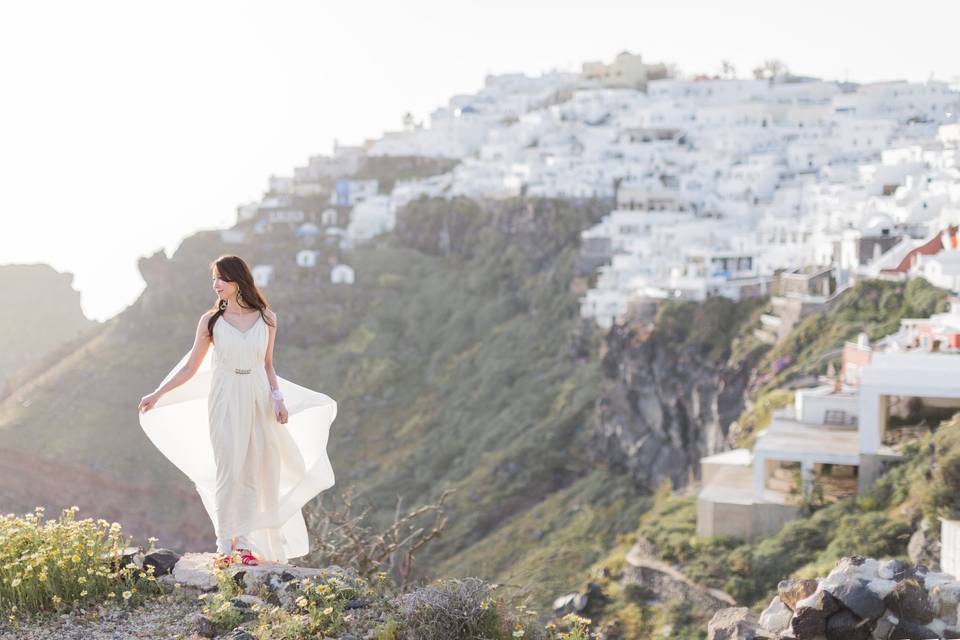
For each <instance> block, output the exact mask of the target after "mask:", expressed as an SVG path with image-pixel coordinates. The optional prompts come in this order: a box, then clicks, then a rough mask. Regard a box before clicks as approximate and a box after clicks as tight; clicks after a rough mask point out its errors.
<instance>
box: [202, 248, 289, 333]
mask: <svg viewBox="0 0 960 640" xmlns="http://www.w3.org/2000/svg"><path fill="white" fill-rule="evenodd" d="M214 268H216V271H218V272H220V277H221V278H222V279H223V280H226V281H227V282H236V283H237V287H239V293H240V298H241V299H242V300H243V303H242V304H241V306H243V307H247V308H248V309H257V310H258V311H259V312H260V317H261V318H263V321H264V322H266V323H267V324H269V325H270V326H273V324H272V323H271V322H270V319H269V318H267V317H266V315H265V314H264V313H263V310H264V309H266V308H267V306H268V305H267V299H266V298H265V297H264V296H263V294H262V293H260V289H258V288H257V285H256V284H255V283H254V282H253V274H252V273H250V267H248V266H247V263H246V262H244V260H243V258H241V257H240V256H237V255H233V254H224V255H222V256H220V257H219V258H217V259H216V260H214V261H213V262H211V263H210V274H211V275H213V273H214ZM210 309H211V311H214V312H215V313H214V314H213V315H212V316H210V319H209V320H207V333H209V334H210V339H211V340H213V325H214V324H216V322H217V320H219V319H220V316H222V315H223V309H221V308H220V299H219V298H218V299H216V300H215V301H214V303H213V306H212V307H211V308H210Z"/></svg>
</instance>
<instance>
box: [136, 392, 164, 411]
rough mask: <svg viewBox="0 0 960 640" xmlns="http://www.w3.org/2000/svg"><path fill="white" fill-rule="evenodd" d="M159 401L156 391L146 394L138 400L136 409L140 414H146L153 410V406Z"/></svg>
mask: <svg viewBox="0 0 960 640" xmlns="http://www.w3.org/2000/svg"><path fill="white" fill-rule="evenodd" d="M159 399H160V394H159V393H157V392H156V391H154V392H153V393H148V394H147V395H145V396H143V397H142V398H140V405H139V406H138V407H137V408H138V409H139V410H140V413H146V412H147V411H149V410H150V409H153V405H155V404H157V400H159Z"/></svg>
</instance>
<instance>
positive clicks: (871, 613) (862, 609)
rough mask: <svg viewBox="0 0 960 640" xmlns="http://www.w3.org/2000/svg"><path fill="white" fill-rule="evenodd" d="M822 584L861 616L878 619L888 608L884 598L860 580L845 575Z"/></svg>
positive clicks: (844, 604)
mask: <svg viewBox="0 0 960 640" xmlns="http://www.w3.org/2000/svg"><path fill="white" fill-rule="evenodd" d="M822 586H823V589H824V590H825V591H828V592H829V593H830V595H832V596H833V597H834V598H836V599H837V600H838V601H839V602H840V603H842V604H843V606H845V607H847V608H848V609H850V610H851V611H853V612H854V613H855V614H857V615H858V616H860V617H861V618H865V619H867V620H871V621H872V620H876V619H877V618H879V617H880V616H882V615H883V612H884V611H885V610H886V608H887V607H886V605H885V604H884V602H883V600H882V599H881V598H880V597H879V596H878V595H877V594H875V593H874V592H872V591H870V589H868V588H867V586H866V584H864V582H861V581H860V580H857V579H854V578H847V577H844V578H842V579H840V580H838V581H835V582H831V581H826V580H825V581H824V582H823V585H822Z"/></svg>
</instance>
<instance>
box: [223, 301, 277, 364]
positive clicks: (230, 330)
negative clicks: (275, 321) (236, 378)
mask: <svg viewBox="0 0 960 640" xmlns="http://www.w3.org/2000/svg"><path fill="white" fill-rule="evenodd" d="M257 315H258V317H257V319H256V321H255V322H254V323H253V324H252V325H251V326H250V328H248V329H247V330H246V331H241V330H240V329H237V328H236V327H235V326H233V325H232V324H230V323H229V322H227V321H226V320H224V319H223V318H218V319H217V321H216V322H215V323H214V325H213V351H214V353H213V358H212V362H211V366H212V369H213V371H214V373H216V372H217V371H226V372H229V373H233V372H234V370H235V369H239V370H248V369H249V370H250V373H253V372H254V371H255V370H257V369H259V370H260V371H263V362H264V358H265V356H266V349H267V341H268V338H269V333H268V332H267V325H266V323H265V322H264V321H263V316H262V315H260V314H257Z"/></svg>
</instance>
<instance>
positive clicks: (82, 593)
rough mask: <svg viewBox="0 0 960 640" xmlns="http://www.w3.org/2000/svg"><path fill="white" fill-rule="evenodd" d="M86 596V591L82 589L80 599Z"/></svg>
mask: <svg viewBox="0 0 960 640" xmlns="http://www.w3.org/2000/svg"><path fill="white" fill-rule="evenodd" d="M86 595H87V590H86V589H84V590H83V591H81V592H80V597H81V598H82V597H84V596H86Z"/></svg>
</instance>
